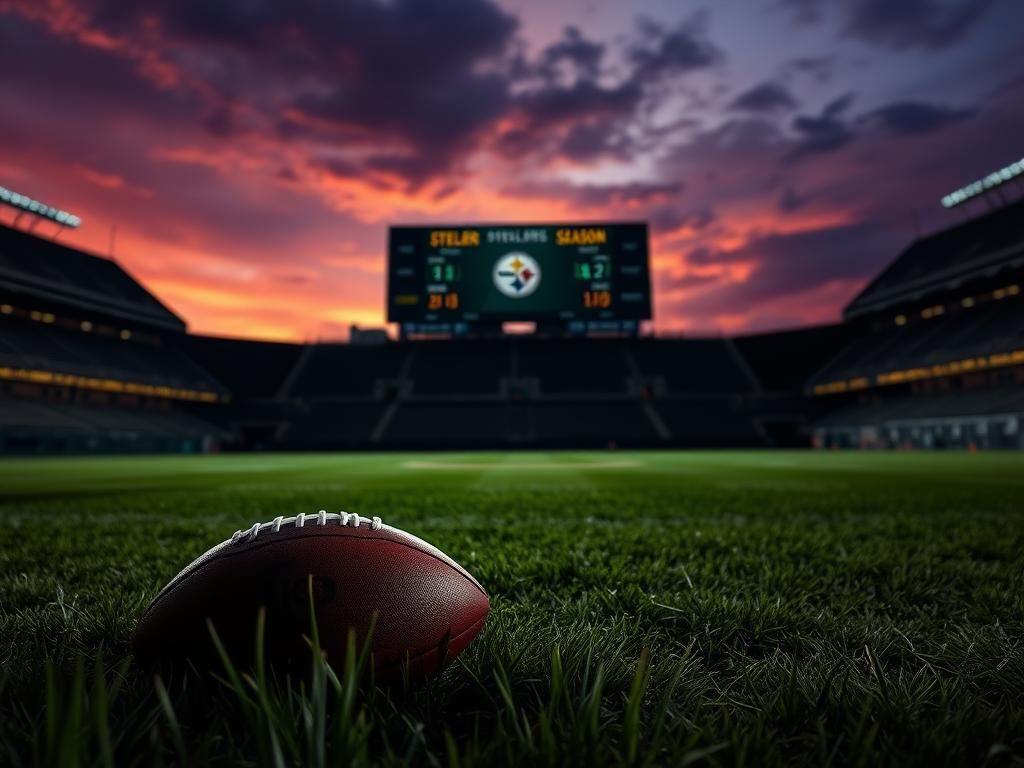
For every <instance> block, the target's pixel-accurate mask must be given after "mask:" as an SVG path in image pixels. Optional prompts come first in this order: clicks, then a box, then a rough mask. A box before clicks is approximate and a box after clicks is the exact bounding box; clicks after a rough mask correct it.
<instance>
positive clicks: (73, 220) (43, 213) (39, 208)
mask: <svg viewBox="0 0 1024 768" xmlns="http://www.w3.org/2000/svg"><path fill="white" fill-rule="evenodd" d="M0 203H5V204H6V205H9V206H11V207H12V208H17V209H18V210H21V211H25V212H26V213H31V214H32V215H33V216H39V217H40V218H43V219H49V220H50V221H55V222H57V223H58V224H60V225H61V226H62V227H71V228H72V229H74V228H75V227H77V226H78V225H79V224H81V223H82V220H81V219H80V218H78V217H77V216H75V215H74V214H73V213H68V212H67V211H62V210H61V209H60V208H53V207H51V206H49V205H46V204H45V203H40V202H39V201H38V200H33V199H32V198H31V197H28V196H26V195H22V194H19V193H18V192H15V191H14V190H11V189H7V187H0Z"/></svg>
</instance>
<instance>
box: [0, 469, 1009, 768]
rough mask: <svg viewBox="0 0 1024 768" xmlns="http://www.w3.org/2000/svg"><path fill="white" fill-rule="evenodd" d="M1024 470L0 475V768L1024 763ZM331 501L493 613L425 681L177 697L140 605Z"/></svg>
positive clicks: (338, 677)
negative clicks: (430, 557)
mask: <svg viewBox="0 0 1024 768" xmlns="http://www.w3.org/2000/svg"><path fill="white" fill-rule="evenodd" d="M1022 470H1024V461H1022V460H1021V458H1020V457H1019V456H1017V455H994V454H990V455H982V454H978V455H968V454H891V453H888V454H870V453H816V454H811V453H781V452H760V453H626V452H615V453H553V454H540V453H516V454H431V455H426V454H422V455H411V454H402V455H394V454H387V455H285V456H281V455H251V456H219V457H165V458H126V459H69V460H63V459H47V460H36V461H31V460H27V461H20V460H19V461H10V460H9V461H5V462H4V463H3V464H0V661H2V664H3V671H2V679H0V764H3V763H10V764H12V765H114V764H117V765H135V764H138V765H150V764H164V765H185V764H187V765H196V764H202V763H213V764H238V763H244V764H259V765H271V764H277V765H296V764H302V765H343V764H349V763H352V764H362V763H374V764H395V765H397V764H403V763H411V764H419V765H450V766H472V765H487V766H490V767H491V768H495V767H496V766H501V765H519V764H524V763H525V764H530V763H532V764H535V765H556V764H572V765H582V764H594V765H676V766H679V765H684V764H709V765H730V766H732V765H737V766H739V765H769V766H771V765H794V764H803V765H886V764H888V765H908V764H918V765H982V764H987V765H1011V764H1016V765H1020V764H1022V763H1024V646H1022V640H1021V638H1022V637H1024V610H1022V609H1024V602H1022V594H1024V566H1022V563H1024V556H1022V551H1024V546H1022V545H1024V505H1022V503H1021V498H1022V492H1024V471H1022ZM321 508H326V509H328V510H332V511H334V510H339V509H345V510H347V511H349V512H358V513H360V514H366V515H380V516H381V517H383V518H384V520H385V522H388V523H390V524H393V525H396V526H398V527H401V528H404V529H406V530H408V531H410V532H412V533H415V534H417V535H419V536H422V537H423V538H425V539H427V540H428V541H431V542H432V543H435V544H436V545H438V546H439V547H441V548H442V549H444V550H445V551H447V552H448V553H449V554H450V555H452V556H453V557H454V558H455V559H456V560H458V561H459V562H461V563H462V564H463V565H465V566H466V567H467V568H468V569H469V570H470V571H472V572H473V573H474V575H476V576H477V577H478V578H479V580H480V581H481V582H482V583H483V584H484V585H485V586H486V587H487V588H488V590H489V592H490V594H491V596H492V613H491V617H490V619H489V622H488V624H487V626H486V628H485V630H484V632H483V633H482V634H481V636H480V637H479V638H478V639H477V640H476V641H475V642H474V643H473V644H472V645H471V646H470V648H469V649H468V650H467V651H466V653H465V654H464V655H463V656H462V657H460V660H459V661H458V662H457V663H455V664H453V665H452V666H450V667H449V668H448V669H447V670H446V672H445V673H444V674H443V675H442V676H441V677H440V678H438V679H435V680H434V681H432V682H431V683H429V684H428V685H427V686H425V687H408V688H401V687H399V688H395V687H391V688H388V689H386V690H384V689H375V688H373V687H368V686H367V685H366V684H365V681H364V683H363V685H362V686H361V687H359V686H356V685H355V681H356V678H357V675H358V668H359V665H358V661H357V660H355V659H350V660H349V663H348V666H347V667H346V666H345V665H341V668H339V669H335V670H328V669H319V670H316V671H315V672H314V673H313V674H312V676H311V677H310V678H308V679H303V680H301V681H298V682H292V683H289V682H288V681H284V680H275V679H269V678H267V679H265V678H263V677H261V676H258V675H257V676H252V677H247V676H242V675H241V671H240V670H239V671H237V672H238V673H239V674H238V676H235V675H234V674H233V671H232V670H231V669H230V668H226V669H225V670H223V671H222V673H221V674H220V675H218V676H216V677H214V678H210V677H195V676H191V677H190V676H185V677H184V678H182V679H178V680H171V681H164V680H159V679H154V678H152V677H150V676H149V675H147V674H145V673H143V672H142V671H141V670H140V669H138V668H137V667H136V666H135V665H134V664H133V663H132V661H131V659H130V657H129V651H128V639H129V635H130V632H131V630H132V627H133V624H134V621H135V619H136V617H137V616H138V614H139V613H140V611H141V610H142V609H143V607H144V606H145V604H146V603H147V601H148V600H149V599H150V598H151V597H152V596H153V595H154V594H155V592H156V591H157V590H158V589H159V587H160V586H161V585H162V584H163V583H165V582H166V581H167V580H168V579H169V578H170V577H171V576H172V575H173V574H174V573H175V572H176V571H177V570H178V569H179V568H181V567H182V566H183V565H185V564H186V563H187V562H188V561H189V560H191V559H192V558H193V557H195V556H196V555H198V554H199V553H200V552H202V551H203V550H205V549H206V548H208V547H209V546H211V545H212V544H214V543H216V542H218V541H220V540H222V539H224V538H225V537H226V536H227V535H229V534H230V533H232V532H233V531H234V530H236V529H238V528H243V527H246V526H247V525H249V524H250V523H251V522H253V521H256V520H269V519H271V518H273V517H275V516H276V515H279V514H280V515H290V514H294V513H296V512H300V511H306V512H311V511H315V510H318V509H321Z"/></svg>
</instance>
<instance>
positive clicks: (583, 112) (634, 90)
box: [516, 80, 643, 128]
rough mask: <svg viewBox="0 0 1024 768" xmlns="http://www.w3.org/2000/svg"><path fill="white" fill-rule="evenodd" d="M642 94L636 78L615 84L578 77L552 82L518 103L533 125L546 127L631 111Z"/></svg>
mask: <svg viewBox="0 0 1024 768" xmlns="http://www.w3.org/2000/svg"><path fill="white" fill-rule="evenodd" d="M642 97H643V89H642V88H641V87H640V85H639V83H637V82H635V81H633V80H629V81H627V82H625V83H622V84H620V85H617V86H613V87H605V86H602V85H599V84H598V83H596V82H594V81H593V80H578V81H576V82H575V83H573V84H572V85H571V86H567V87H562V86H553V87H550V88H543V89H541V90H538V91H534V92H532V93H528V94H525V95H524V96H522V97H520V98H519V99H518V100H517V102H516V104H517V105H518V106H519V108H521V109H522V110H523V111H524V112H525V113H526V115H527V116H528V117H529V120H530V124H531V125H532V126H533V127H536V128H545V127H548V126H551V125H555V124H558V123H566V122H570V123H572V122H578V121H579V120H581V119H585V118H594V117H613V116H628V115H632V114H633V112H634V111H635V110H636V108H637V106H638V105H639V104H640V100H641V98H642Z"/></svg>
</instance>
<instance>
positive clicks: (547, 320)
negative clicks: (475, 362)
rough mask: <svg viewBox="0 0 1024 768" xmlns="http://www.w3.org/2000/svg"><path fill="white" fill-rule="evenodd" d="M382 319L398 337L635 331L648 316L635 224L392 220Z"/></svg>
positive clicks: (643, 250)
mask: <svg viewBox="0 0 1024 768" xmlns="http://www.w3.org/2000/svg"><path fill="white" fill-rule="evenodd" d="M387 303H388V321H389V322H393V323H398V324H399V328H400V332H401V335H402V336H403V337H405V338H408V337H410V336H470V335H471V336H491V335H500V333H501V327H502V324H503V323H506V322H524V321H525V322H532V323H535V326H536V332H537V333H539V334H543V335H612V334H616V335H636V334H637V333H638V332H639V329H640V324H641V322H642V321H644V320H648V319H650V317H651V289H650V268H649V264H648V235H647V225H646V224H645V223H642V222H593V223H572V224H500V225H477V224H469V225H443V226H433V227H423V226H395V227H392V228H391V229H390V230H389V233H388V289H387Z"/></svg>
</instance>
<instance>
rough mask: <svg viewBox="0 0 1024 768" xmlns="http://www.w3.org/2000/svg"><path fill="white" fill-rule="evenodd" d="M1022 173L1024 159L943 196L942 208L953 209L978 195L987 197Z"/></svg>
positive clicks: (1023, 170)
mask: <svg viewBox="0 0 1024 768" xmlns="http://www.w3.org/2000/svg"><path fill="white" fill-rule="evenodd" d="M1022 173H1024V158H1021V159H1020V160H1017V161H1016V162H1013V163H1010V164H1009V165H1007V166H1005V167H1003V168H1000V169H999V170H998V171H993V172H992V173H990V174H988V175H987V176H985V177H984V178H981V179H978V180H977V181H972V182H971V183H970V184H966V185H964V186H962V187H960V189H955V190H953V191H952V192H950V193H949V194H948V195H944V196H943V198H942V206H943V207H944V208H954V207H956V206H958V205H960V204H961V203H966V202H967V201H968V200H972V199H974V198H975V197H978V196H979V195H987V194H988V193H989V192H992V191H994V190H995V189H996V188H997V187H1000V186H1002V185H1003V184H1005V183H1006V182H1008V181H1012V180H1014V179H1016V178H1017V177H1018V176H1020V175H1021V174H1022ZM995 194H996V195H997V196H998V195H999V193H998V192H995Z"/></svg>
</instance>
